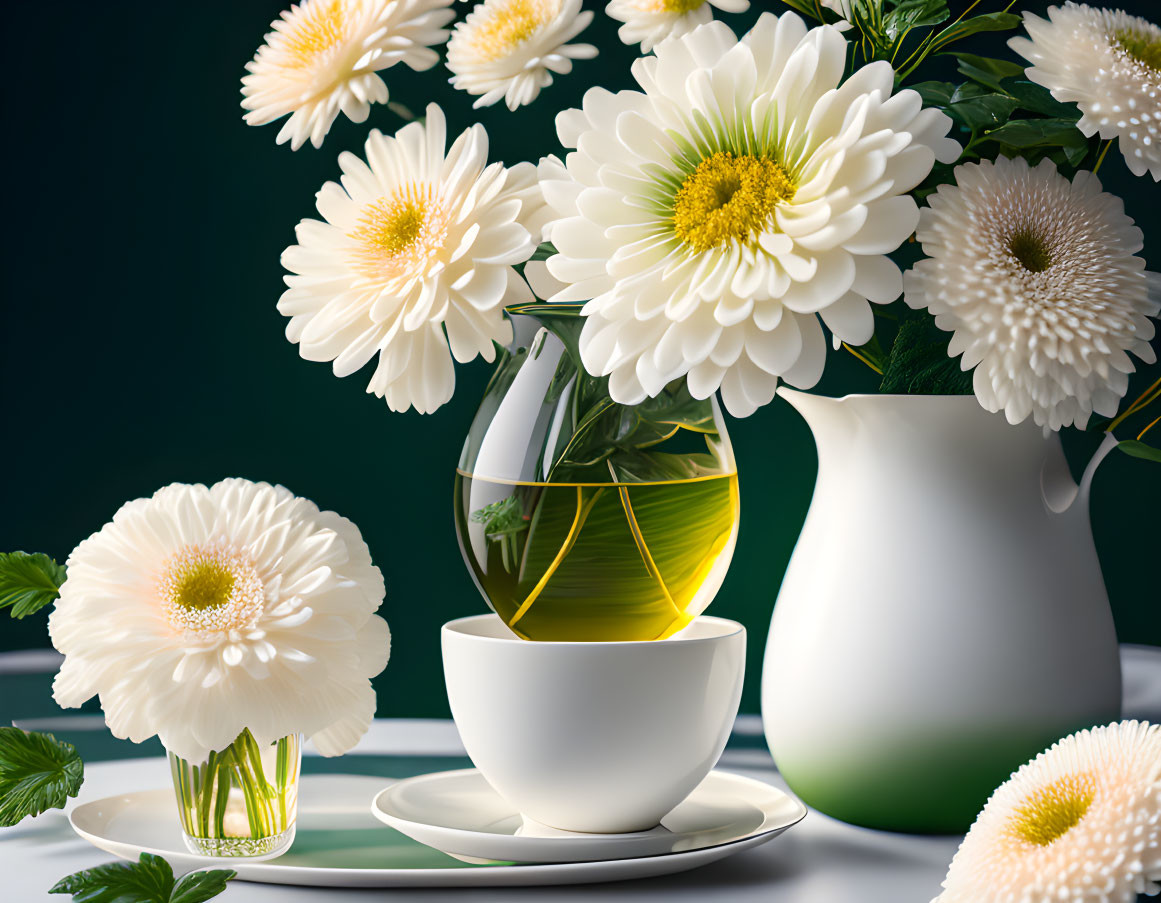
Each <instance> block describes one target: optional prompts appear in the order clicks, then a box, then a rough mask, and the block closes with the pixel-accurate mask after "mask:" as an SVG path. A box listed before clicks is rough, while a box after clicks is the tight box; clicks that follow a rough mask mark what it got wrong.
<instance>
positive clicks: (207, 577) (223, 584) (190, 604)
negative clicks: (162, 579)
mask: <svg viewBox="0 0 1161 903" xmlns="http://www.w3.org/2000/svg"><path fill="white" fill-rule="evenodd" d="M233 589H234V575H233V574H231V573H230V572H229V571H228V570H227V569H226V568H224V567H222V566H221V565H220V564H218V563H217V562H216V561H211V560H203V561H199V562H197V563H195V564H192V565H190V566H189V568H188V569H187V570H185V571H184V572H183V573H182V574H181V575H180V576H179V577H178V583H177V586H176V587H175V590H174V594H173V601H174V603H175V604H177V605H180V606H181V607H182V608H198V609H201V608H214V607H215V606H218V605H225V604H226V602H228V601H229V599H230V593H231V592H233Z"/></svg>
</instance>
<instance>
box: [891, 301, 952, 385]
mask: <svg viewBox="0 0 1161 903" xmlns="http://www.w3.org/2000/svg"><path fill="white" fill-rule="evenodd" d="M950 340H951V335H950V334H949V333H946V332H944V331H943V330H942V329H940V328H939V327H938V326H936V325H935V318H934V317H932V316H931V314H929V313H927V311H916V312H914V313H912V314H911V315H910V316H908V317H907V318H906V319H905V320H903V322H902V323H900V324H899V332H898V333H897V334H896V336H895V342H894V343H893V344H892V345H891V354H890V357H888V359H887V366H886V367H884V368H883V381H882V383H881V384H880V385H879V391H880V392H883V393H896V394H900V395H970V394H971V393H972V374H971V373H970V372H968V373H965V372H964V371H963V370H961V369H960V365H959V360H957V359H956V358H952V357H949V356H948V353H947V346H948V342H949V341H950Z"/></svg>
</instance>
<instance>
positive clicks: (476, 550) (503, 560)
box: [455, 471, 738, 641]
mask: <svg viewBox="0 0 1161 903" xmlns="http://www.w3.org/2000/svg"><path fill="white" fill-rule="evenodd" d="M455 493H456V519H457V522H458V523H457V526H458V528H459V535H460V537H461V544H462V546H463V547H464V548H463V552H464V557H465V559H466V560H467V561H468V564H469V565H470V566H471V570H472V574H473V575H474V577H475V579H476V582H477V584H478V585H479V587H480V589H481V591H482V592H483V593H484V595H485V596H486V597H487V598H488V599H489V600H490V602H491V605H492V607H493V608H494V609H495V611H496V613H497V614H498V615H499V616H500V617H501V618H503V620H504V622H505V623H506V624H507V625H508V626H509V627H511V628H512V630H513V631H514V632H516V633H517V634H518V635H519V636H521V637H524V638H525V639H531V640H571V641H609V640H654V639H662V638H664V637H667V636H670V635H671V634H673V633H676V632H677V631H678V630H680V629H681V628H683V627H685V626H686V625H687V624H688V623H689V622H690V621H691V620H692V619H693V618H694V617H696V616H697V615H698V614H700V613H701V611H702V609H704V608H705V606H706V605H707V604H708V602H709V600H710V599H711V598H712V597H713V594H714V593H715V592H716V591H717V589H718V587H719V586H720V585H721V581H722V579H723V577H724V576H725V570H726V568H727V567H728V565H729V562H730V558H731V556H732V554H733V547H734V542H735V540H736V538H737V529H738V477H737V474H736V473H730V474H721V475H714V476H707V477H697V478H694V479H687V480H673V481H668V482H660V483H604V484H601V483H581V484H577V483H549V484H545V483H515V482H500V481H493V480H487V479H484V478H482V477H473V476H471V475H470V474H465V473H463V472H460V471H457V473H456V481H455Z"/></svg>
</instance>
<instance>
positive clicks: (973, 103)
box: [947, 91, 1019, 132]
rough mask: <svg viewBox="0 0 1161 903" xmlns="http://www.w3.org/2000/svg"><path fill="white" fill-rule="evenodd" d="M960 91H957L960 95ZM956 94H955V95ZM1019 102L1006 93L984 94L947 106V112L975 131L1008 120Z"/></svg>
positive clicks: (992, 126)
mask: <svg viewBox="0 0 1161 903" xmlns="http://www.w3.org/2000/svg"><path fill="white" fill-rule="evenodd" d="M959 93H960V92H958V91H957V92H956V94H957V95H958V94H959ZM953 96H954V95H953ZM1018 104H1019V102H1018V101H1017V100H1016V99H1015V98H1014V97H1008V96H1007V95H1004V94H984V95H981V96H979V97H972V98H970V99H967V100H963V101H960V102H958V103H951V104H949V105H948V106H947V113H948V114H949V115H950V116H951V117H952V118H953V119H958V120H959V121H960V122H962V123H963V124H964V125H966V126H967V127H968V128H969V129H971V130H972V131H973V132H974V131H976V130H978V129H994V128H996V127H997V126H999V125H1003V124H1004V123H1005V122H1007V121H1008V117H1010V116H1011V115H1012V111H1013V110H1015V109H1016V107H1017V106H1018Z"/></svg>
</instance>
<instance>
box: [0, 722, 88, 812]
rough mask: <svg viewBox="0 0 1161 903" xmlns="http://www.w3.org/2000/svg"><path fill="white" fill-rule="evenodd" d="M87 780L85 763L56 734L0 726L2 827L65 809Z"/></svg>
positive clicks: (0, 810) (73, 749)
mask: <svg viewBox="0 0 1161 903" xmlns="http://www.w3.org/2000/svg"><path fill="white" fill-rule="evenodd" d="M84 779H85V767H84V764H83V763H82V762H81V757H80V756H78V755H77V751H76V749H75V748H74V747H73V746H72V745H71V744H69V743H63V742H62V741H60V740H57V739H56V737H54V736H53V735H52V734H39V733H34V732H33V733H26V732H24V731H22V730H20V728H17V727H0V826H3V827H8V826H10V825H14V824H16V823H17V822H19V821H20V820H21V819H23V818H25V817H27V816H29V815H39V814H40V813H41V812H44V811H45V810H46V809H59V808H61V807H62V806H63V805H64V804H65V801H66V800H67V799H68V798H69V797H70V796H76V795H77V791H78V790H80V789H81V783H82V782H83V781H84Z"/></svg>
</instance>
